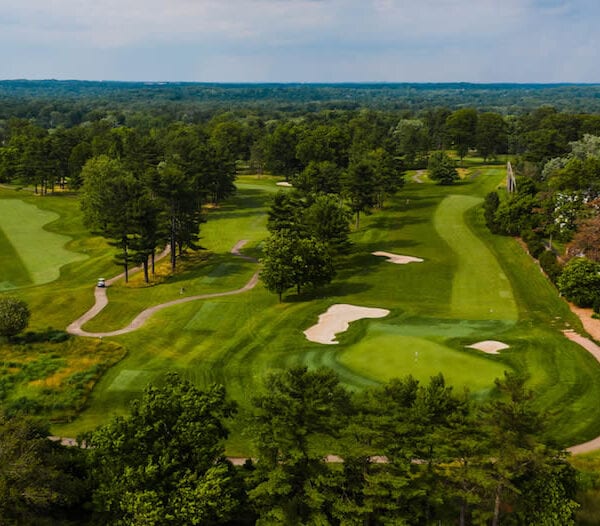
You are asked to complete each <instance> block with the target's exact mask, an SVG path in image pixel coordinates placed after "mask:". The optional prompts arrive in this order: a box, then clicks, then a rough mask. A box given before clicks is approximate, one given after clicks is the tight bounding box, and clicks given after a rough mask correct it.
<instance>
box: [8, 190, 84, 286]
mask: <svg viewBox="0 0 600 526" xmlns="http://www.w3.org/2000/svg"><path fill="white" fill-rule="evenodd" d="M58 217H59V216H58V214H55V213H54V212H48V211H46V210H40V209H39V208H38V207H37V206H34V205H31V204H28V203H25V202H24V201H20V200H18V199H0V225H1V227H2V230H3V231H4V234H5V235H6V238H7V240H8V242H9V243H10V244H11V245H12V246H13V247H14V250H15V251H16V252H17V254H18V255H19V256H20V258H21V260H22V261H23V264H24V266H25V268H26V269H27V272H28V273H29V276H30V278H31V281H32V282H33V283H34V284H38V285H39V284H41V283H48V282H49V281H54V280H55V279H58V277H59V275H60V267H62V266H63V265H66V264H67V263H72V262H73V261H79V260H82V259H86V258H87V256H86V255H84V254H78V253H77V252H71V251H70V250H67V249H65V248H64V246H65V244H66V243H68V242H69V241H70V239H71V238H69V237H68V236H63V235H61V234H55V233H53V232H48V231H46V230H44V229H43V228H42V227H43V226H44V225H46V224H48V223H50V222H52V221H54V220H56V219H58Z"/></svg>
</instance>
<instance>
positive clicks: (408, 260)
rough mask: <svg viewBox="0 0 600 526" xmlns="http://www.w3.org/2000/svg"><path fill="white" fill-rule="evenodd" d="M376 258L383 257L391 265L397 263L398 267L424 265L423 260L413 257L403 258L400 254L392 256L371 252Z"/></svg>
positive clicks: (389, 253) (385, 253)
mask: <svg viewBox="0 0 600 526" xmlns="http://www.w3.org/2000/svg"><path fill="white" fill-rule="evenodd" d="M371 254H373V255H374V256H383V257H384V258H388V262H389V263H395V264H396V265H406V264H407V263H422V262H423V260H422V259H421V258H415V257H413V256H401V255H400V254H392V253H391V252H381V251H377V252H371Z"/></svg>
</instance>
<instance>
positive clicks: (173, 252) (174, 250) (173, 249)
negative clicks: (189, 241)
mask: <svg viewBox="0 0 600 526" xmlns="http://www.w3.org/2000/svg"><path fill="white" fill-rule="evenodd" d="M170 245H171V271H172V272H175V265H176V261H175V260H176V258H177V247H176V246H175V217H171V242H170Z"/></svg>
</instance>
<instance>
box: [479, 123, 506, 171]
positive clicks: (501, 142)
mask: <svg viewBox="0 0 600 526" xmlns="http://www.w3.org/2000/svg"><path fill="white" fill-rule="evenodd" d="M507 141H508V134H507V126H506V122H505V121H504V118H503V117H502V115H500V114H499V113H481V114H479V116H478V118H477V126H476V146H477V151H478V152H479V153H480V154H481V156H482V157H483V160H484V161H486V160H487V159H489V158H495V157H496V155H497V154H499V153H504V152H506V151H507V146H508V145H507Z"/></svg>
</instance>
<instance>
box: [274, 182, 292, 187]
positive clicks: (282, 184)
mask: <svg viewBox="0 0 600 526" xmlns="http://www.w3.org/2000/svg"><path fill="white" fill-rule="evenodd" d="M275 184H276V185H277V186H287V187H290V186H292V183H288V182H287V181H280V182H278V183H275Z"/></svg>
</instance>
